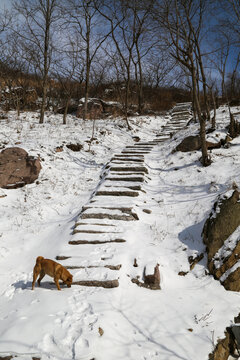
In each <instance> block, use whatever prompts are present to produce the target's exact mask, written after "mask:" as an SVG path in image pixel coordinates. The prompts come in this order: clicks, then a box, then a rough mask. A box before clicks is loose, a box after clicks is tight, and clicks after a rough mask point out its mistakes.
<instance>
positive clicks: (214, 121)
mask: <svg viewBox="0 0 240 360" xmlns="http://www.w3.org/2000/svg"><path fill="white" fill-rule="evenodd" d="M210 91H211V97H212V102H213V111H214V113H213V118H212V129H215V128H216V113H217V110H216V101H215V96H214V93H213V91H212V89H211V90H210Z"/></svg>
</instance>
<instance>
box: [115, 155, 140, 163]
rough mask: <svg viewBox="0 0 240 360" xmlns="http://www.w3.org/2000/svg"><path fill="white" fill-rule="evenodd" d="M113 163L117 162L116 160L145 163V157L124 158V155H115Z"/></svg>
mask: <svg viewBox="0 0 240 360" xmlns="http://www.w3.org/2000/svg"><path fill="white" fill-rule="evenodd" d="M110 161H111V163H116V162H118V163H119V162H120V161H121V162H126V161H128V162H134V163H143V162H144V159H138V158H134V157H129V158H126V157H125V158H124V157H119V156H114V157H113V158H112V159H111V160H110Z"/></svg>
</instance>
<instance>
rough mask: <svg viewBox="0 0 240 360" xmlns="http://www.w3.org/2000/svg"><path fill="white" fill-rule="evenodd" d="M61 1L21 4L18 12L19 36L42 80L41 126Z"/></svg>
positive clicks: (36, 0)
mask: <svg viewBox="0 0 240 360" xmlns="http://www.w3.org/2000/svg"><path fill="white" fill-rule="evenodd" d="M57 5H58V0H17V1H15V2H14V10H15V13H16V15H17V16H18V23H17V24H16V26H15V28H14V33H15V36H16V37H18V40H19V43H20V44H21V45H22V48H23V49H24V51H25V56H26V59H27V61H28V62H29V63H30V64H31V68H32V70H33V69H35V70H36V72H37V73H38V74H39V75H40V76H41V79H42V84H41V89H42V102H41V108H40V119H39V123H40V124H42V123H43V122H44V113H45V107H46V98H47V86H48V74H49V69H50V65H51V61H52V56H53V32H54V28H53V25H54V23H56V22H57V21H58V20H59V16H58V11H57Z"/></svg>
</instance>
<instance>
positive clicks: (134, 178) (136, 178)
mask: <svg viewBox="0 0 240 360" xmlns="http://www.w3.org/2000/svg"><path fill="white" fill-rule="evenodd" d="M125 176H126V174H125ZM105 180H107V181H114V182H115V181H120V182H121V181H127V182H141V183H142V182H144V177H143V176H128V177H123V176H121V177H118V176H114V177H113V176H108V177H106V178H105Z"/></svg>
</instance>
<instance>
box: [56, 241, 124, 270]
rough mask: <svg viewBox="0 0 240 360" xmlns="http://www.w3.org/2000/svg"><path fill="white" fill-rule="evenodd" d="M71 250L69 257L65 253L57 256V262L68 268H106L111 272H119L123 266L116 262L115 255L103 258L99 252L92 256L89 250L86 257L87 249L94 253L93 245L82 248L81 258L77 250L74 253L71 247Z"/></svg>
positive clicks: (68, 253)
mask: <svg viewBox="0 0 240 360" xmlns="http://www.w3.org/2000/svg"><path fill="white" fill-rule="evenodd" d="M119 246H121V244H119V245H118V247H119ZM69 248H70V250H71V252H67V255H66V254H65V253H64V255H63V254H61V255H58V256H56V260H57V261H58V262H60V264H62V265H63V266H65V267H67V268H70V267H71V268H76V269H77V268H98V267H101V268H104V267H106V268H108V269H110V270H119V269H120V268H121V265H119V261H118V260H116V259H115V257H114V256H113V255H110V256H109V255H106V256H105V255H103V256H101V254H100V253H99V252H95V253H94V254H93V253H91V255H89V250H88V249H87V251H88V255H89V256H86V254H87V251H85V248H89V249H90V250H91V251H92V249H93V247H92V246H91V245H86V246H84V247H81V251H79V256H78V255H76V253H78V251H77V248H75V249H74V253H73V247H72V246H69ZM101 249H102V247H101ZM116 264H117V265H116Z"/></svg>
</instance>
